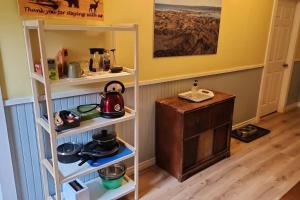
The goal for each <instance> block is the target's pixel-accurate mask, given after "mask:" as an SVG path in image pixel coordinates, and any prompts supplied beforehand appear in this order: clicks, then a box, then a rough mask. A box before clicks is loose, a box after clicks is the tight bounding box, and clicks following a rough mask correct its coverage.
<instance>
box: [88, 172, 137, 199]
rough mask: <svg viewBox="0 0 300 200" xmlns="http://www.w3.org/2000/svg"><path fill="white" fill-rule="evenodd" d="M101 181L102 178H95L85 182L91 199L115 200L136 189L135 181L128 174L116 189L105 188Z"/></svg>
mask: <svg viewBox="0 0 300 200" xmlns="http://www.w3.org/2000/svg"><path fill="white" fill-rule="evenodd" d="M101 183H102V182H101V178H95V179H93V180H91V181H89V182H87V183H85V184H86V185H87V187H88V188H89V191H90V200H107V199H112V200H115V199H119V198H120V197H123V196H125V195H127V194H129V193H130V192H133V191H134V190H135V183H134V182H133V181H132V180H131V179H130V178H129V177H128V176H125V177H124V180H123V182H122V186H121V187H119V188H117V189H114V190H107V189H105V188H104V187H102V186H101Z"/></svg>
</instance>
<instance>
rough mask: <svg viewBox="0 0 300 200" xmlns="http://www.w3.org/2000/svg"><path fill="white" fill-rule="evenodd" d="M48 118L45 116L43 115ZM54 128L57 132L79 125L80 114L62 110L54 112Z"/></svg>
mask: <svg viewBox="0 0 300 200" xmlns="http://www.w3.org/2000/svg"><path fill="white" fill-rule="evenodd" d="M45 118H46V119H48V117H47V116H45ZM54 123H55V130H56V131H57V132H60V131H63V130H67V129H71V128H75V127H78V126H80V116H79V115H77V114H76V113H74V112H71V111H67V110H62V111H59V112H56V113H55V114H54Z"/></svg>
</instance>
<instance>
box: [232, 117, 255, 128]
mask: <svg viewBox="0 0 300 200" xmlns="http://www.w3.org/2000/svg"><path fill="white" fill-rule="evenodd" d="M253 123H256V117H254V118H252V119H249V120H246V121H243V122H241V123H238V124H235V125H234V126H233V127H232V130H235V129H238V128H241V127H243V126H245V125H247V124H253Z"/></svg>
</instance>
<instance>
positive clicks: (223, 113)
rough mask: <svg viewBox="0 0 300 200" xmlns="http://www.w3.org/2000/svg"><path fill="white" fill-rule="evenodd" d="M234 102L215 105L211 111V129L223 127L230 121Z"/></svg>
mask: <svg viewBox="0 0 300 200" xmlns="http://www.w3.org/2000/svg"><path fill="white" fill-rule="evenodd" d="M233 105H234V100H229V101H226V102H223V103H220V104H217V105H215V106H214V107H213V108H212V110H211V116H212V121H211V123H212V127H217V126H220V125H223V124H225V123H227V122H230V121H231V120H232V114H233Z"/></svg>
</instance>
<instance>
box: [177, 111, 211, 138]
mask: <svg viewBox="0 0 300 200" xmlns="http://www.w3.org/2000/svg"><path fill="white" fill-rule="evenodd" d="M210 114H211V111H210V109H209V108H205V109H201V110H196V111H193V112H189V113H187V114H185V115H184V133H183V137H184V138H188V137H191V136H194V135H196V134H199V133H201V132H203V131H206V130H208V129H209V128H210Z"/></svg>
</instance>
